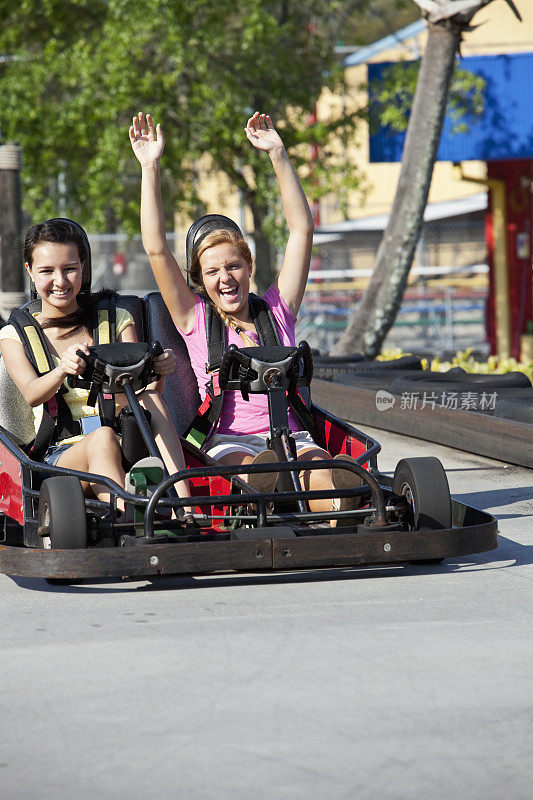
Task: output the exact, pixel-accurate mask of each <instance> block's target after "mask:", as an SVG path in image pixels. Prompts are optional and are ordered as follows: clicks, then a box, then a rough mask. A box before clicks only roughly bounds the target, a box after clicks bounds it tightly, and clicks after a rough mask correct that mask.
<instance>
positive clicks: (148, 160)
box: [130, 111, 165, 167]
mask: <svg viewBox="0 0 533 800" xmlns="http://www.w3.org/2000/svg"><path fill="white" fill-rule="evenodd" d="M130 142H131V146H132V148H133V152H134V153H135V155H136V157H137V159H138V161H139V163H140V165H141V167H146V166H148V165H149V164H153V163H155V162H157V161H159V159H160V158H161V155H162V153H163V150H164V147H165V139H164V137H163V129H162V128H161V125H160V124H159V123H157V126H156V128H155V129H154V121H153V119H152V117H151V115H150V114H147V115H146V117H145V115H144V114H143V113H142V111H140V112H139V116H138V117H133V125H131V126H130Z"/></svg>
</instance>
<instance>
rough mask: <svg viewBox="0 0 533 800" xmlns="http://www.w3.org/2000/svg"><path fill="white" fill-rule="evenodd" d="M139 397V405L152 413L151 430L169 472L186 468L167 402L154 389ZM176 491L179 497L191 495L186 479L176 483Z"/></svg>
mask: <svg viewBox="0 0 533 800" xmlns="http://www.w3.org/2000/svg"><path fill="white" fill-rule="evenodd" d="M139 399H140V402H141V405H142V406H143V407H144V408H145V409H146V410H147V411H149V412H150V414H151V415H152V420H151V424H152V431H153V433H154V437H155V441H156V444H157V446H158V448H159V451H160V453H161V455H162V457H163V461H164V462H165V466H166V468H167V469H168V471H169V474H170V475H172V474H173V473H175V472H181V471H182V470H184V469H186V464H185V458H184V456H183V450H182V447H181V442H180V439H179V436H178V434H177V433H176V429H175V427H174V425H173V423H172V420H171V419H170V414H169V411H168V407H167V404H166V403H165V401H164V400H163V398H162V397H161V395H160V394H159V393H158V392H155V391H146V392H143V393H142V395H141V396H140V398H139ZM176 491H177V492H178V494H179V496H180V497H190V496H191V493H190V490H189V482H188V481H180V482H179V483H178V484H176Z"/></svg>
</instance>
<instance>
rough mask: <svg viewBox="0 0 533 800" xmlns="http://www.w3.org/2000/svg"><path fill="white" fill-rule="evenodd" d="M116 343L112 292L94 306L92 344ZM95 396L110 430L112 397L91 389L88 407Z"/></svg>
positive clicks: (115, 314) (101, 419)
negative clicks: (96, 392)
mask: <svg viewBox="0 0 533 800" xmlns="http://www.w3.org/2000/svg"><path fill="white" fill-rule="evenodd" d="M116 341H117V295H116V292H112V293H111V294H109V295H108V296H107V297H103V298H102V300H100V302H99V303H97V304H96V308H95V310H94V315H93V343H94V344H95V345H99V344H110V343H113V342H116ZM96 396H97V397H98V410H99V412H100V421H101V423H102V425H107V426H108V427H110V428H112V427H113V426H114V422H115V399H114V397H113V395H106V394H104V393H103V392H101V391H100V392H98V394H97V395H96V394H95V392H94V391H93V389H91V393H90V395H89V400H88V405H92V406H94V405H95V402H96Z"/></svg>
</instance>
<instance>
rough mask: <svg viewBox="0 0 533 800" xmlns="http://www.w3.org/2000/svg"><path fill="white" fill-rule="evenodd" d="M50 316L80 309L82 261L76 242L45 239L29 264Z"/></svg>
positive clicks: (29, 269) (34, 251) (36, 247)
mask: <svg viewBox="0 0 533 800" xmlns="http://www.w3.org/2000/svg"><path fill="white" fill-rule="evenodd" d="M26 269H27V270H28V272H29V274H30V276H31V278H32V280H33V281H34V282H35V289H36V291H37V294H38V295H39V297H41V299H42V301H43V312H45V313H46V315H47V316H49V317H50V316H52V317H53V316H62V315H64V314H72V313H73V312H74V311H76V309H77V308H78V303H77V301H76V297H77V295H78V292H79V291H80V289H81V282H82V263H81V261H80V255H79V252H78V248H77V246H76V245H75V244H55V243H52V242H42V243H41V244H38V245H36V246H35V247H34V248H33V252H32V263H31V266H30V265H29V264H28V263H26ZM45 306H46V310H45Z"/></svg>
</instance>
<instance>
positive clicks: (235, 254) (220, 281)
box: [200, 243, 252, 322]
mask: <svg viewBox="0 0 533 800" xmlns="http://www.w3.org/2000/svg"><path fill="white" fill-rule="evenodd" d="M200 268H201V271H202V282H203V285H204V288H205V291H206V293H207V295H208V297H209V299H210V300H211V301H212V302H213V303H214V304H215V305H216V306H218V307H219V308H220V309H222V311H225V312H226V313H227V314H231V315H232V316H234V317H237V318H238V319H241V320H242V321H245V322H247V321H249V309H248V295H249V294H250V277H251V275H252V267H251V265H250V264H249V263H248V262H247V261H246V260H245V259H244V258H243V257H242V255H241V254H240V252H239V249H238V248H237V247H236V246H235V245H233V244H229V243H223V244H217V245H214V246H213V247H209V248H208V249H207V250H205V251H204V252H203V253H202V254H201V256H200Z"/></svg>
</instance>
